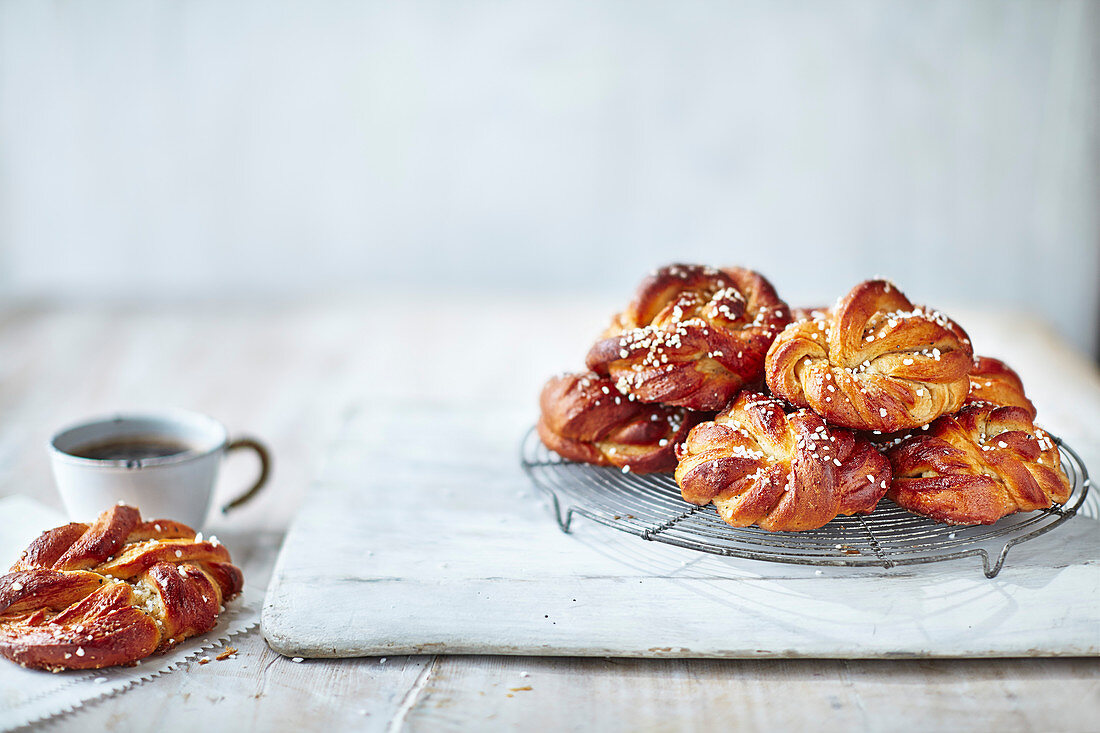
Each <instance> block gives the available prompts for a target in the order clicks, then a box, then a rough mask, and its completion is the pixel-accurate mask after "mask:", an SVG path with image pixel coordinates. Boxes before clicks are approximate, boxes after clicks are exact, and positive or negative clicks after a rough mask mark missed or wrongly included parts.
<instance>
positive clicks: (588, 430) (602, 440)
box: [538, 372, 705, 473]
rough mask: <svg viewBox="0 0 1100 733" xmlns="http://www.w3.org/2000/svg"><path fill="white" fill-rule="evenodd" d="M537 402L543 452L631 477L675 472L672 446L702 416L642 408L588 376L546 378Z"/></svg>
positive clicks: (607, 381) (675, 409) (604, 381)
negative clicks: (640, 474) (547, 450)
mask: <svg viewBox="0 0 1100 733" xmlns="http://www.w3.org/2000/svg"><path fill="white" fill-rule="evenodd" d="M539 403H540V405H541V407H542V415H541V416H540V418H539V422H538V431H539V437H540V438H542V442H543V444H545V445H546V447H547V448H549V449H551V450H553V451H555V452H556V453H558V454H560V455H561V456H563V457H565V458H568V459H569V460H572V461H580V462H583V463H592V464H595V465H598V466H616V467H618V468H622V469H624V470H626V471H633V472H634V473H652V472H661V471H671V470H673V469H674V468H676V454H675V452H674V451H675V446H676V444H677V443H679V442H681V441H682V440H683V439H684V438H685V437H686V436H687V433H688V430H690V429H691V428H692V426H694V425H695V424H696V423H698V422H699V421H700V420H702V419H703V418H704V417H705V415H703V414H701V413H693V412H691V411H690V410H685V409H684V408H682V407H670V406H668V405H649V404H644V403H642V402H639V401H637V400H636V399H634V396H633V395H624V394H621V393H620V392H619V391H618V389H617V388H616V387H615V383H614V382H613V381H612V380H610V379H607V378H604V377H600V376H599V375H597V374H593V373H591V372H589V373H587V374H566V375H563V376H560V377H554V378H552V379H551V380H550V381H548V382H547V383H546V385H545V386H544V387H543V389H542V394H541V396H540V399H539Z"/></svg>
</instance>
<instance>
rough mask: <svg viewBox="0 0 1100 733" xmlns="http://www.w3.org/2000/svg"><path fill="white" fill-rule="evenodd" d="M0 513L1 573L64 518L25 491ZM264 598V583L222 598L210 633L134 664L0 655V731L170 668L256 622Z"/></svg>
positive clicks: (0, 506) (0, 504)
mask: <svg viewBox="0 0 1100 733" xmlns="http://www.w3.org/2000/svg"><path fill="white" fill-rule="evenodd" d="M0 517H2V518H9V517H11V518H18V519H17V521H5V522H0V574H3V571H4V570H6V569H7V568H8V567H9V566H10V565H11V564H12V563H14V562H15V560H16V559H17V558H18V557H19V553H21V552H22V551H23V549H24V548H25V547H26V546H27V544H28V543H29V542H30V541H31V540H32V539H34V538H35V537H37V536H38V535H39V534H40V533H41V532H42V531H43V530H47V529H49V528H51V527H56V526H58V525H60V524H64V523H65V521H66V520H65V517H64V515H62V514H61V513H60V512H58V511H57V510H55V509H51V508H49V507H47V506H45V505H44V504H41V503H39V502H37V501H35V500H33V499H29V498H27V497H24V496H9V497H6V498H3V499H0ZM263 599H264V591H263V590H262V589H256V588H251V587H249V586H245V589H244V592H243V593H242V594H241V595H240V596H239V597H238V598H236V599H235V600H233V601H230V602H229V603H228V604H226V607H225V611H224V612H223V613H222V614H221V615H220V617H219V618H218V625H217V626H215V627H214V629H213V630H211V631H210V632H209V633H206V634H203V635H201V636H198V637H194V638H191V639H188V640H187V641H185V642H183V643H182V644H180V645H179V646H177V647H176V648H174V649H173V650H172V651H170V652H168V653H167V654H160V655H155V656H152V657H148V658H146V659H144V660H142V662H141V663H140V664H139V665H138V666H136V667H111V668H109V669H99V670H92V671H87V672H60V673H58V674H52V673H50V672H41V671H38V670H31V669H23V668H22V667H20V666H19V665H17V664H14V663H12V662H10V661H8V660H7V659H4V658H2V657H0V733H2V732H4V731H9V730H12V729H13V728H19V727H21V726H24V725H28V724H30V723H35V722H38V721H41V720H45V719H46V718H50V717H53V716H55V715H58V714H60V713H66V712H69V711H71V710H73V709H75V708H77V707H79V706H80V705H82V704H84V703H86V702H88V701H90V700H96V699H98V698H101V697H105V696H107V695H114V694H117V693H119V692H122V691H123V690H126V689H128V688H130V687H133V686H134V685H137V684H140V683H141V682H144V681H145V680H149V679H152V678H153V677H156V676H158V675H161V674H164V673H165V672H170V671H172V670H173V669H175V668H176V667H178V666H179V665H180V664H182V663H183V662H185V661H187V660H189V659H191V658H193V657H196V656H198V655H199V654H200V653H201V652H202V651H203V650H205V649H210V648H211V647H214V646H217V645H219V644H222V643H224V642H226V641H227V640H228V639H229V638H230V637H232V636H234V635H236V634H240V633H242V632H244V631H247V630H249V629H251V628H253V627H254V626H256V625H257V624H258V623H259V622H260V608H261V607H262V606H263Z"/></svg>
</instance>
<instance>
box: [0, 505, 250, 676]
mask: <svg viewBox="0 0 1100 733" xmlns="http://www.w3.org/2000/svg"><path fill="white" fill-rule="evenodd" d="M243 584H244V577H243V575H242V574H241V571H240V569H239V568H237V567H236V566H235V565H233V564H231V561H230V557H229V552H228V551H226V549H225V547H224V546H223V545H221V544H220V543H219V542H218V541H217V540H216V539H215V538H213V537H211V538H210V539H209V540H206V541H203V540H202V536H201V535H196V534H195V531H194V530H193V529H191V528H190V527H187V526H185V525H183V524H179V523H178V522H172V521H169V520H164V519H160V520H155V521H151V522H142V521H141V515H140V513H139V512H138V510H137V509H135V508H133V507H130V506H125V505H119V506H115V507H112V508H110V509H108V510H107V511H105V512H103V513H102V514H101V515H100V516H99V518H98V519H96V521H95V522H94V523H93V524H91V525H87V524H81V523H72V524H67V525H65V526H62V527H57V528H55V529H51V530H49V531H47V532H44V533H43V534H42V535H40V536H39V537H38V539H36V540H35V541H34V542H32V543H31V544H30V546H29V547H28V548H27V549H26V551H25V552H24V553H23V556H22V557H21V558H20V559H19V561H18V562H16V563H15V565H14V566H13V567H12V569H11V572H9V573H8V574H7V575H4V576H0V655H3V656H5V657H7V658H8V659H11V660H12V661H14V662H17V663H18V664H21V665H23V666H24V667H34V668H38V669H48V670H51V671H55V672H56V671H60V670H64V669H99V668H102V667H110V666H113V665H118V664H132V663H134V662H137V661H138V660H140V659H142V658H144V657H147V656H149V655H150V654H152V653H154V652H157V651H164V650H167V649H169V648H171V647H173V646H175V645H176V644H178V643H179V642H181V641H183V640H184V639H186V638H188V637H191V636H195V635H198V634H203V633H206V632H207V631H209V630H210V629H212V628H213V627H214V625H215V623H217V619H218V614H219V611H220V610H221V607H222V604H223V603H225V602H226V601H228V600H229V599H231V598H233V597H234V596H236V595H237V594H238V593H240V591H241V588H242V586H243Z"/></svg>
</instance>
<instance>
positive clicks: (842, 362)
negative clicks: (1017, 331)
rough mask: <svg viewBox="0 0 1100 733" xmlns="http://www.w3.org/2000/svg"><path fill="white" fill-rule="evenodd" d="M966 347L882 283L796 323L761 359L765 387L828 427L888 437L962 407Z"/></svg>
mask: <svg viewBox="0 0 1100 733" xmlns="http://www.w3.org/2000/svg"><path fill="white" fill-rule="evenodd" d="M970 367H971V347H970V339H969V338H968V337H967V335H966V333H965V332H964V331H963V330H962V328H960V327H959V326H958V325H957V324H956V323H954V322H953V321H951V320H950V319H949V318H947V317H946V316H944V315H943V314H941V313H939V312H937V311H934V310H929V309H927V308H924V307H920V306H914V305H913V304H912V303H910V302H909V299H908V298H906V297H905V296H904V295H903V294H902V293H901V292H900V291H899V290H898V289H897V288H896V287H894V286H893V285H891V284H890V283H888V282H886V281H884V280H871V281H867V282H864V283H860V284H859V285H857V286H856V287H854V288H852V290H851V291H850V292H849V293H848V294H847V295H845V296H844V297H843V298H842V299H841V300H840V301H839V302H838V303H837V305H836V307H835V308H833V309H831V310H829V311H827V312H825V313H820V312H819V313H818V315H817V316H816V317H812V318H809V319H806V320H801V321H797V322H795V323H792V324H791V325H790V326H788V327H787V328H786V329H784V331H783V332H782V333H781V334H779V336H778V337H777V338H776V340H775V343H773V344H772V346H771V349H770V350H769V351H768V355H767V363H766V373H767V381H768V387H769V388H770V389H771V391H772V392H774V393H775V394H776V395H779V396H780V397H783V398H784V399H786V400H789V401H790V402H791V403H792V404H794V405H797V406H799V407H809V408H810V409H811V410H813V411H814V412H816V413H817V414H818V415H821V416H822V417H824V418H825V420H826V421H827V422H828V423H829V424H831V425H841V426H844V427H848V428H855V429H858V430H878V431H881V432H883V433H891V432H895V431H898V430H903V429H906V428H915V427H919V426H921V425H926V424H928V423H930V422H931V421H932V420H934V419H936V418H937V417H939V416H940V415H942V414H945V413H950V412H954V411H956V410H958V409H959V407H961V406H962V403H963V400H964V399H966V395H967V393H968V391H969V389H970V380H969V378H968V374H969V372H970Z"/></svg>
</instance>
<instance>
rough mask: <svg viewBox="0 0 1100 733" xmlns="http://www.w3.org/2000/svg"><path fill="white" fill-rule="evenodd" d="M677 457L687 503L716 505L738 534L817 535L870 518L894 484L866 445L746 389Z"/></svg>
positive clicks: (882, 462) (696, 431)
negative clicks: (854, 517)
mask: <svg viewBox="0 0 1100 733" xmlns="http://www.w3.org/2000/svg"><path fill="white" fill-rule="evenodd" d="M677 454H678V455H679V457H680V465H679V466H678V467H677V468H676V483H678V484H679V485H680V492H681V495H682V496H683V497H684V500H685V501H689V502H691V503H692V504H698V505H705V504H707V503H710V502H713V503H714V507H715V509H717V510H718V516H720V517H721V518H722V519H723V520H724V521H725V522H727V523H729V524H731V525H733V526H734V527H747V526H749V525H752V524H756V525H758V526H760V527H762V528H764V529H767V530H771V531H783V532H797V531H801V530H807V529H817V528H818V527H821V526H823V525H825V524H826V523H828V522H829V521H830V520H832V519H833V518H835V517H836V516H837V515H838V514H845V515H851V514H867V513H869V512H871V511H872V510H873V509H874V508H875V505H876V504H878V501H879V499H881V498H882V496H883V494H885V493H886V489H887V487H888V486H889V483H890V464H889V463H888V462H887V461H886V458H884V457H883V456H882V454H881V453H879V452H878V451H877V450H875V448H874V446H872V445H871V443H870V442H869V441H868V440H867V439H865V438H862V437H860V436H857V435H856V434H855V433H853V432H852V431H850V430H845V429H843V428H834V427H832V426H828V425H826V424H825V422H824V421H823V420H822V419H821V418H820V417H819V416H817V415H815V414H814V413H812V412H810V411H809V410H805V409H800V410H795V411H794V412H792V413H787V412H785V411H784V404H783V403H782V402H781V401H780V400H777V399H775V398H774V397H769V396H767V395H763V394H760V393H758V392H750V391H748V390H746V391H744V392H742V393H741V394H739V395H738V396H737V398H736V399H735V400H734V401H733V402H732V403H731V404H730V406H729V407H728V408H726V409H725V410H723V411H722V412H721V413H719V414H718V416H717V417H716V418H715V419H714V421H712V422H704V423H701V424H699V425H697V426H696V427H695V428H693V429H692V431H691V432H690V433H689V434H688V437H687V441H686V443H685V444H684V445H683V447H682V448H678V449H677Z"/></svg>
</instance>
